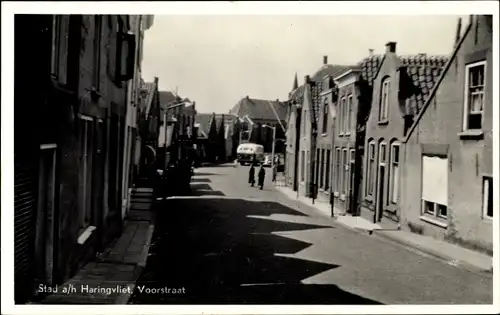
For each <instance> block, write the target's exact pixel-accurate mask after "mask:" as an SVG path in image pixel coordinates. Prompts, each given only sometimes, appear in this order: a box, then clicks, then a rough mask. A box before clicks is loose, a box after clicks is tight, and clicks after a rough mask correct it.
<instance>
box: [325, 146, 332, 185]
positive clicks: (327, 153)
mask: <svg viewBox="0 0 500 315" xmlns="http://www.w3.org/2000/svg"><path fill="white" fill-rule="evenodd" d="M331 152H332V150H328V149H326V150H325V157H326V162H325V184H324V186H323V187H324V188H325V190H327V189H329V188H330V180H331V177H330V172H331V169H330V164H331V159H332V157H331V154H332V153H331Z"/></svg>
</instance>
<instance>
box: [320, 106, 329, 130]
mask: <svg viewBox="0 0 500 315" xmlns="http://www.w3.org/2000/svg"><path fill="white" fill-rule="evenodd" d="M328 106H329V104H328V98H327V97H325V101H324V104H323V117H322V118H323V122H322V128H323V130H322V133H323V134H327V133H328V110H329V108H328Z"/></svg>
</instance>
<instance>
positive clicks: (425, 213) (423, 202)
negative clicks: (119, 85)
mask: <svg viewBox="0 0 500 315" xmlns="http://www.w3.org/2000/svg"><path fill="white" fill-rule="evenodd" d="M425 157H428V156H427V155H422V175H421V177H422V179H421V181H422V185H424V183H425V180H424V174H425V173H424V159H425ZM439 158H440V159H444V160H446V162H447V163H449V160H448V158H447V157H439ZM447 170H448V168H447ZM447 176H449V175H448V173H447ZM446 181H447V183H448V181H449V178H447V179H446ZM446 185H448V184H446ZM422 187H423V186H422ZM421 196H422V197H421V207H422V208H421V215H422V217H421V218H422V219H423V220H425V219H426V217H427V218H430V220H431V222H433V223H437V222H438V221H435V220H433V219H435V218H438V219H441V220H447V218H448V211H449V209H448V204H441V203H438V202H436V201H435V200H427V199H426V198H425V196H423V188H422V192H421ZM427 203H429V204H432V211H426V209H427V207H426V204H427ZM439 206H443V207H445V208H446V215H442V214H441V213H440V212H439ZM439 225H441V226H442V227H446V224H441V223H440V224H439Z"/></svg>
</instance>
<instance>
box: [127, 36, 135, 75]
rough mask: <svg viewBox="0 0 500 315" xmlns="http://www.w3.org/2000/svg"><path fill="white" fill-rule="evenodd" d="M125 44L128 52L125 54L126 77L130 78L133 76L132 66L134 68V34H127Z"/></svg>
mask: <svg viewBox="0 0 500 315" xmlns="http://www.w3.org/2000/svg"><path fill="white" fill-rule="evenodd" d="M127 44H128V45H127V46H128V54H127V68H126V69H127V77H128V79H132V78H133V77H134V68H135V50H136V49H135V48H136V42H135V35H133V34H127Z"/></svg>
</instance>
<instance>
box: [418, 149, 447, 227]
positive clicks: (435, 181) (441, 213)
mask: <svg viewBox="0 0 500 315" xmlns="http://www.w3.org/2000/svg"><path fill="white" fill-rule="evenodd" d="M447 207H448V159H447V158H443V157H437V156H423V157H422V208H423V209H422V212H423V214H424V215H427V216H432V217H438V218H444V219H445V218H446V217H447V216H448V209H447Z"/></svg>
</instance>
